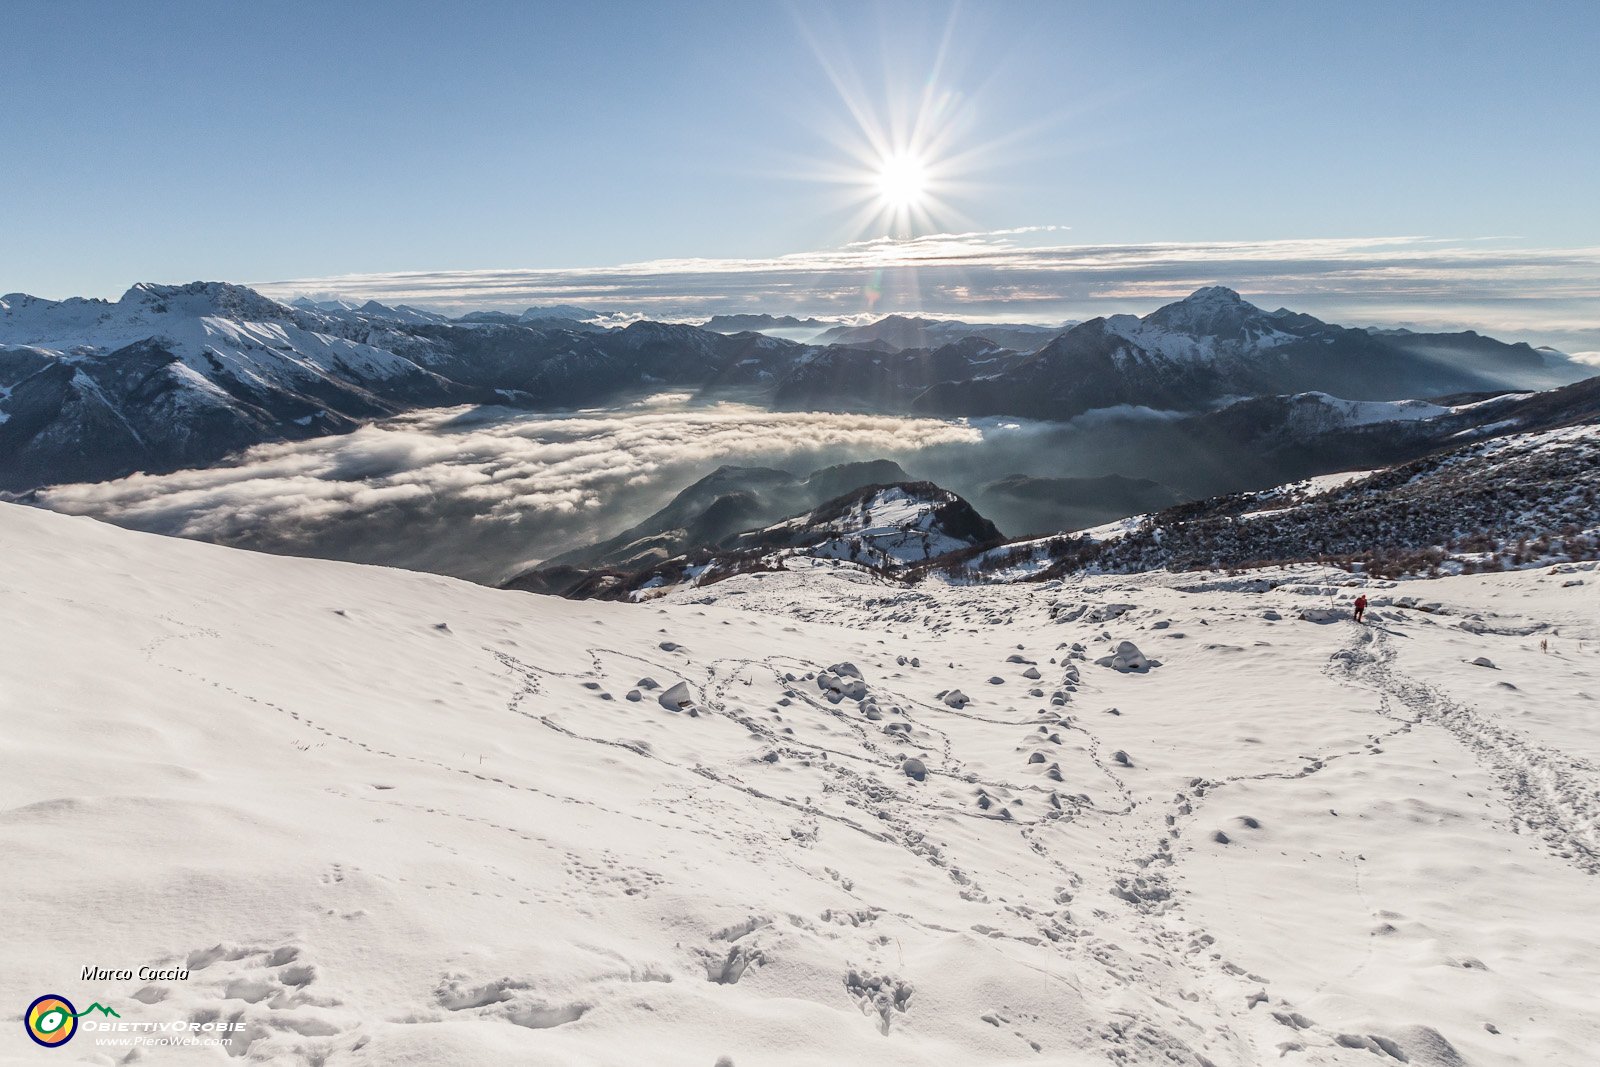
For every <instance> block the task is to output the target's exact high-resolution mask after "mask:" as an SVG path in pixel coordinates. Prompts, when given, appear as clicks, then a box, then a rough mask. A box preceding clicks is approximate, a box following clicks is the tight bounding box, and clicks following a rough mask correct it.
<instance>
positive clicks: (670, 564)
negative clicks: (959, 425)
mask: <svg viewBox="0 0 1600 1067" xmlns="http://www.w3.org/2000/svg"><path fill="white" fill-rule="evenodd" d="M893 474H898V475H900V477H901V478H902V479H903V478H904V472H903V471H901V470H900V469H899V468H898V467H897V466H896V465H895V464H893V463H887V462H885V461H882V460H879V461H876V462H874V463H856V464H845V465H843V466H840V467H830V468H827V469H826V470H822V471H818V472H817V473H816V474H813V475H812V476H811V477H810V478H809V479H806V480H805V481H803V482H799V481H796V480H795V479H794V477H793V476H792V475H789V474H787V473H786V472H783V471H766V470H761V469H759V468H757V469H752V468H732V467H724V468H722V469H721V470H719V471H717V472H715V473H713V474H711V475H710V476H708V477H706V478H704V479H702V480H701V481H699V482H696V483H695V484H694V485H692V486H690V487H689V488H688V489H686V490H684V491H683V492H682V493H680V494H679V495H678V497H677V499H675V500H674V501H673V502H672V503H671V504H669V505H668V506H667V507H666V508H664V509H662V511H660V512H658V513H657V514H656V515H654V516H652V517H651V518H649V519H647V520H645V522H643V523H640V524H639V525H638V526H636V527H634V528H632V529H630V530H626V531H624V532H623V533H622V534H619V535H618V536H616V537H614V538H611V539H610V540H608V541H604V542H601V543H600V544H599V545H594V546H591V547H590V548H586V549H578V550H576V551H574V552H571V553H568V554H566V555H564V556H559V557H556V558H555V559H552V560H549V561H547V562H546V563H544V564H541V565H540V566H539V567H537V568H535V569H533V570H532V571H529V572H527V573H525V574H521V575H518V576H516V577H515V578H512V579H511V580H510V581H508V582H505V583H504V588H507V589H525V590H529V591H531V592H540V593H559V594H561V595H562V596H569V597H574V598H578V599H584V598H590V597H598V598H605V599H612V600H615V599H623V598H627V599H640V598H644V597H649V596H655V595H659V593H660V592H662V591H665V590H667V589H669V588H672V587H675V586H679V585H689V586H697V587H698V586H705V585H711V584H713V583H716V582H720V581H723V580H725V579H726V578H728V577H729V576H731V575H734V574H740V573H744V572H747V571H751V570H769V569H773V568H781V567H783V566H785V563H786V561H787V560H790V559H805V560H818V559H822V560H842V561H846V562H849V563H851V564H854V565H858V566H860V567H862V568H865V569H866V570H868V571H871V572H874V573H884V574H893V573H895V572H898V571H902V570H904V569H906V568H909V567H913V566H916V565H919V564H926V563H927V562H928V561H929V560H932V559H936V558H939V557H942V556H946V555H948V554H950V553H957V552H962V551H965V550H969V549H974V548H977V547H980V546H986V545H992V544H994V543H996V542H998V541H1000V540H1001V533H1000V531H999V530H998V529H996V528H995V525H994V523H992V522H990V521H989V520H988V519H986V518H984V517H983V516H982V515H980V514H978V512H977V511H976V510H975V509H974V508H973V507H972V505H971V504H969V503H967V502H966V501H965V500H963V499H962V498H961V497H959V496H957V495H956V494H955V493H952V492H950V491H949V490H948V489H942V488H940V487H939V486H937V485H934V484H932V483H931V482H913V481H904V480H902V481H887V480H886V479H887V477H888V476H889V475H893ZM862 483H866V484H862ZM847 484H854V485H856V486H857V488H854V489H852V490H851V491H849V492H846V493H843V494H839V495H837V496H828V497H827V498H825V499H824V500H823V502H822V503H820V504H817V505H815V506H810V507H807V508H805V509H804V510H802V511H800V512H798V513H797V514H794V515H791V516H789V517H788V518H785V519H783V520H782V521H776V522H768V521H765V520H759V517H760V516H761V515H762V514H763V513H769V512H771V511H772V510H774V509H775V507H776V506H777V505H778V504H779V503H780V502H783V501H787V502H789V503H791V504H793V503H794V502H796V501H797V500H803V499H805V498H806V497H808V496H809V497H811V498H812V499H817V498H819V497H821V496H822V494H823V492H824V491H825V489H826V488H827V487H833V488H838V487H840V486H843V485H847ZM735 487H738V488H735ZM730 489H731V490H732V491H729V490H730ZM707 501H709V503H707ZM758 520H759V521H758ZM580 563H581V564H584V565H585V567H584V568H579V567H577V566H575V564H580Z"/></svg>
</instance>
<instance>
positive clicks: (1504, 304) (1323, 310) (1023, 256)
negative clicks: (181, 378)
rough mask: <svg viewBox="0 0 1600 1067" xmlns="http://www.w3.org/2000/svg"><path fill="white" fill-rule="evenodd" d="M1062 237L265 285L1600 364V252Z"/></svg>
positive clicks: (1489, 243) (353, 294) (1441, 243)
mask: <svg viewBox="0 0 1600 1067" xmlns="http://www.w3.org/2000/svg"><path fill="white" fill-rule="evenodd" d="M1059 238H1060V231H1059V229H1058V228H1054V227H1030V228H1025V229H1019V230H1006V231H996V232H989V233H967V234H939V235H933V236H927V237H921V238H916V239H912V240H898V241H897V240H890V239H887V238H884V239H879V240H873V241H863V242H858V243H855V244H851V245H846V246H844V247H843V248H838V249H833V250H828V251H822V252H807V253H799V254H794V255H786V256H778V257H772V258H766V259H716V260H711V259H673V260H656V261H652V262H648V263H634V264H625V265H622V266H617V267H589V268H575V269H538V270H532V269H530V270H483V271H441V272H413V273H404V274H368V275H347V276H341V277H329V278H304V279H294V280H286V281H277V282H269V283H264V284H261V285H260V286H259V287H260V288H261V289H262V290H263V291H264V292H267V293H269V294H272V295H274V296H278V297H281V298H289V297H293V296H296V295H304V294H310V295H340V296H344V297H346V298H349V299H357V300H366V299H377V300H381V301H385V302H408V303H416V304H423V305H428V306H432V307H437V308H440V309H444V310H452V311H463V310H469V309H474V308H522V307H527V306H529V305H535V304H549V303H559V302H568V303H578V304H583V305H586V306H591V307H595V308H597V309H600V310H603V311H615V312H623V313H632V314H636V315H643V316H647V317H651V318H662V319H694V318H703V317H706V316H709V315H712V314H717V313H724V312H745V311H771V312H774V313H780V312H794V313H801V314H817V315H832V316H842V317H849V316H857V315H861V314H864V313H874V314H878V313H884V312H888V311H900V312H919V311H920V312H927V313H931V314H938V315H949V316H962V317H965V318H969V319H979V320H982V319H990V320H996V319H1004V320H1008V321H1037V322H1054V321H1060V320H1062V319H1068V318H1073V319H1076V318H1085V317H1089V316H1092V315H1101V314H1109V313H1113V312H1122V311H1133V312H1140V311H1147V310H1149V309H1150V308H1152V307H1154V306H1156V305H1158V304H1160V303H1163V302H1165V301H1167V300H1170V299H1175V298H1177V297H1181V296H1183V295H1185V294H1187V293H1188V292H1190V291H1191V290H1193V289H1195V288H1198V287H1200V286H1202V285H1211V284H1218V283H1220V284H1226V285H1230V286H1233V287H1234V288H1236V289H1239V290H1240V291H1241V292H1243V293H1245V294H1246V295H1247V296H1249V297H1250V298H1251V299H1252V300H1254V301H1255V302H1256V303H1259V304H1263V305H1264V306H1267V307H1276V306H1278V305H1280V304H1282V305H1286V306H1289V307H1293V308H1295V309H1296V310H1302V311H1309V312H1312V313H1313V314H1317V315H1321V316H1324V317H1327V318H1330V319H1332V320H1333V321H1340V322H1345V323H1348V324H1351V325H1365V324H1372V323H1382V324H1392V325H1412V326H1421V327H1448V328H1466V327H1472V328H1476V329H1479V330H1482V331H1485V332H1491V333H1497V334H1501V335H1510V336H1515V337H1519V338H1527V339H1530V340H1533V341H1534V342H1535V343H1554V344H1557V345H1559V346H1562V347H1565V348H1567V349H1568V350H1577V351H1584V350H1594V349H1600V249H1596V248H1568V249H1552V248H1530V247H1525V246H1522V245H1520V244H1519V242H1517V241H1516V240H1514V239H1509V238H1492V239H1477V240H1440V239H1433V238H1421V237H1369V238H1350V239H1307V240H1279V241H1216V242H1194V243H1178V242H1165V243H1147V244H1129V245H1069V244H1061V243H1057V242H1058V241H1059Z"/></svg>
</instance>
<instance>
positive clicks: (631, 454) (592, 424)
mask: <svg viewBox="0 0 1600 1067" xmlns="http://www.w3.org/2000/svg"><path fill="white" fill-rule="evenodd" d="M982 437H983V435H982V433H980V432H979V431H978V430H976V429H974V428H972V427H970V426H967V425H964V424H960V423H948V422H940V421H937V420H932V419H899V418H891V417H883V416H871V415H819V414H799V413H795V414H788V413H768V412H764V411H761V410H759V409H756V408H751V407H747V406H744V405H737V404H718V405H711V406H693V405H690V404H688V403H687V401H686V398H683V397H676V396H669V397H659V398H656V399H655V400H654V401H651V402H646V403H643V404H640V405H636V406H634V407H631V408H627V409H620V410H611V411H605V412H593V413H578V414H575V415H570V416H561V417H550V416H528V415H526V414H521V413H509V412H505V411H486V410H481V409H452V410H449V411H444V412H439V411H431V412H424V413H418V414H414V415H409V416H405V417H401V418H396V419H392V420H388V421H385V422H381V423H374V424H369V425H367V426H363V427H362V428H360V429H358V430H356V431H355V432H354V433H351V434H348V435H344V436H340V437H329V438H320V439H317V440H313V441H302V442H296V443H292V444H275V445H264V446H261V447H258V448H255V449H252V450H250V451H249V452H247V453H245V454H244V455H243V456H241V457H240V459H239V461H238V462H237V463H236V464H235V465H232V466H227V467H217V468H211V469H207V470H196V471H180V472H178V473H175V474H168V475H135V476H133V477H130V478H125V479H122V480H120V481H116V482H107V483H101V484H94V485H68V486H61V487H58V488H56V489H52V490H49V491H47V492H45V493H44V494H42V500H41V503H43V504H44V506H46V507H49V508H51V509H52V510H55V511H62V512H67V513H71V514H87V515H93V516H96V517H98V518H103V519H106V520H108V521H111V522H115V523H117V524H118V525H121V526H128V527H132V528H134V529H140V530H148V531H152V532H157V533H167V534H177V535H180V536H184V537H193V538H197V539H201V540H206V541H215V542H220V543H222V544H231V545H239V546H244V547H249V548H257V549H262V550H265V551H274V552H282V553H289V554H295V555H311V556H323V557H329V558H335V559H347V560H354V561H357V562H367V563H384V564H392V565H399V566H406V567H412V568H416V569H419V570H432V571H438V572H441V573H445V574H453V575H457V576H459V577H464V578H471V579H474V580H479V581H495V580H500V579H503V578H505V577H508V576H509V575H510V574H512V573H515V572H516V571H518V570H520V569H521V568H522V567H524V566H526V565H527V564H529V563H531V562H533V561H537V560H539V559H542V558H545V557H548V556H550V555H553V554H555V553H557V552H559V551H562V550H564V549H567V548H571V547H573V546H575V545H577V544H583V543H586V542H588V541H592V540H596V539H599V538H600V537H603V536H608V535H609V534H611V533H614V532H616V531H617V530H618V529H621V528H624V527H625V526H627V525H628V524H630V523H632V522H634V521H636V520H638V519H639V518H642V517H643V516H644V515H646V514H648V513H649V512H650V511H652V510H654V509H655V508H657V507H659V506H661V505H662V504H663V503H665V502H666V500H667V499H669V498H670V497H671V496H672V495H673V494H674V493H676V492H677V491H678V490H679V489H681V488H683V486H685V485H687V484H688V483H689V482H691V481H693V480H694V479H696V478H698V477H700V476H701V475H703V474H705V473H707V472H709V470H710V469H712V468H713V467H715V466H717V465H719V464H722V463H741V464H753V465H768V466H783V467H789V468H791V469H794V470H796V471H800V472H806V471H809V470H811V469H813V468H816V467H821V466H825V465H827V464H830V463H837V462H841V461H843V460H846V459H859V458H865V457H875V456H883V457H887V458H891V459H893V458H904V457H908V456H910V455H912V454H915V453H917V452H919V451H920V450H925V449H929V448H937V447H945V446H955V447H957V448H961V447H964V446H968V445H972V444H976V443H978V442H980V441H981V440H982Z"/></svg>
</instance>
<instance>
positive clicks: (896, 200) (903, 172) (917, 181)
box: [877, 153, 928, 211]
mask: <svg viewBox="0 0 1600 1067" xmlns="http://www.w3.org/2000/svg"><path fill="white" fill-rule="evenodd" d="M877 183H878V197H879V198H880V199H881V200H882V201H883V203H884V206H885V207H888V208H890V209H892V210H895V211H910V210H912V209H914V208H919V207H921V206H922V205H923V201H924V200H925V199H926V198H927V195H928V168H927V167H926V165H924V163H923V162H922V160H920V159H918V158H917V157H916V156H914V155H911V154H909V153H897V154H895V155H892V156H885V157H884V158H883V159H882V160H881V161H880V162H879V164H878V175H877Z"/></svg>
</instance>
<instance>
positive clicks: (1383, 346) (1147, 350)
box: [912, 286, 1585, 419]
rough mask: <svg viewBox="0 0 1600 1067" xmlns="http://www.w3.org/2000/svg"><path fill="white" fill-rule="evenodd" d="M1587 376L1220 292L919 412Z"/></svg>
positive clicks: (951, 383)
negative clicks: (1343, 324) (1270, 306)
mask: <svg viewBox="0 0 1600 1067" xmlns="http://www.w3.org/2000/svg"><path fill="white" fill-rule="evenodd" d="M1584 374H1585V370H1584V369H1583V368H1578V367H1575V366H1573V365H1572V364H1570V363H1569V362H1568V361H1566V360H1564V359H1562V358H1556V357H1553V356H1552V355H1551V354H1550V353H1549V352H1546V351H1540V350H1538V349H1535V348H1533V347H1532V346H1530V345H1527V344H1506V343H1504V342H1501V341H1495V340H1492V339H1490V338H1485V337H1481V336H1480V335H1478V334H1476V333H1471V332H1468V333H1460V334H1414V333H1376V332H1373V331H1369V330H1354V329H1346V328H1344V327H1341V326H1333V325H1329V324H1328V323H1325V322H1322V321H1320V320H1318V319H1315V318H1312V317H1311V316H1309V315H1303V314H1299V313H1296V312H1292V311H1288V310H1286V309H1281V308H1280V309H1279V310H1277V311H1271V312H1268V311H1263V310H1261V309H1260V308H1258V307H1256V306H1255V305H1253V304H1251V303H1249V302H1248V301H1245V300H1243V299H1241V298H1240V296H1239V294H1238V293H1236V292H1234V291H1233V290H1231V289H1226V288H1223V287H1220V286H1217V287H1212V288H1208V289H1201V290H1199V291H1197V292H1196V293H1194V294H1193V295H1192V296H1189V297H1187V298H1186V299H1184V300H1180V301H1178V302H1176V303H1173V304H1168V305H1167V306H1165V307H1163V308H1160V309H1158V310H1156V311H1153V312H1151V313H1150V314H1148V315H1145V316H1144V317H1142V318H1137V317H1135V316H1132V315H1114V316H1112V317H1110V318H1098V319H1090V320H1089V321H1087V322H1084V323H1081V324H1079V325H1078V326H1075V327H1073V328H1072V329H1070V330H1067V331H1066V332H1065V333H1063V334H1061V335H1060V336H1059V337H1057V338H1056V339H1055V340H1053V341H1051V342H1050V343H1049V344H1047V345H1045V346H1044V347H1043V348H1042V349H1040V350H1039V351H1037V352H1035V353H1033V354H1032V355H1031V356H1028V357H1026V358H1024V359H1021V360H1018V361H1016V362H1014V363H1012V364H1011V365H1009V366H1007V367H1006V368H1005V371H1004V373H1001V374H987V375H981V376H973V377H970V378H965V379H950V380H946V381H942V382H939V383H937V384H935V385H932V386H929V387H928V388H927V389H926V390H923V391H922V392H920V393H918V395H917V397H916V399H915V400H914V402H913V404H912V408H913V410H916V411H919V412H925V413H929V414H941V415H1023V416H1030V417H1033V418H1040V419H1064V418H1071V417H1072V416H1074V415H1078V414H1081V413H1083V412H1085V411H1090V410H1094V409H1097V408H1110V407H1115V406H1117V405H1121V404H1136V405H1141V406H1144V407H1151V408H1163V409H1170V410H1179V411H1195V410H1200V409H1203V408H1206V407H1210V406H1213V405H1215V404H1216V402H1217V401H1219V400H1222V399H1224V398H1227V397H1240V396H1263V395H1274V394H1292V393H1300V392H1307V391H1318V392H1324V393H1330V394H1332V395H1334V396H1338V397H1343V398H1346V399H1350V400H1397V399H1403V398H1410V397H1428V396H1437V395H1441V394H1446V393H1457V392H1466V391H1471V390H1485V389H1495V388H1505V387H1508V386H1521V387H1529V386H1534V387H1547V386H1551V385H1559V384H1563V383H1565V382H1568V381H1572V380H1575V379H1577V378H1579V377H1582V376H1584Z"/></svg>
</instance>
